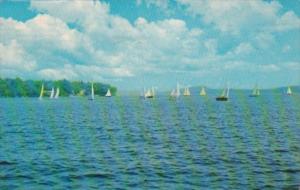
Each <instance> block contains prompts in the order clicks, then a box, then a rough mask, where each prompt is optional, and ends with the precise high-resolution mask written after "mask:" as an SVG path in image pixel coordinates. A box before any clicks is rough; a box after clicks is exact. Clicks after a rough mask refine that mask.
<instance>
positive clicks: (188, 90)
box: [183, 87, 191, 96]
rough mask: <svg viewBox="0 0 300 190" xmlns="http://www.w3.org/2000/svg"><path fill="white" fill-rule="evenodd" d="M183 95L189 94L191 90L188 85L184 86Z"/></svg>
mask: <svg viewBox="0 0 300 190" xmlns="http://www.w3.org/2000/svg"><path fill="white" fill-rule="evenodd" d="M183 95H184V96H190V95H191V92H190V88H189V87H186V88H184V92H183Z"/></svg>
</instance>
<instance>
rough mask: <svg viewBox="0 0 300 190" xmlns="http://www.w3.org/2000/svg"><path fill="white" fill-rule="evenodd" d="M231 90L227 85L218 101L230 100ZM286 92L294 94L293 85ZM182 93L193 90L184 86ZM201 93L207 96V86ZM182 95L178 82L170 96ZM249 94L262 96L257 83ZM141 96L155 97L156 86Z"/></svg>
mask: <svg viewBox="0 0 300 190" xmlns="http://www.w3.org/2000/svg"><path fill="white" fill-rule="evenodd" d="M229 91H230V89H229V87H228V85H227V87H226V88H224V89H223V91H222V93H221V94H220V95H219V96H217V97H216V101H228V100H229ZM286 94H287V95H292V89H291V87H288V88H287V91H286ZM182 95H183V96H191V92H190V89H189V87H184V88H183V94H182ZM199 95H200V96H206V95H207V93H206V90H205V87H201V90H200V93H199ZM180 96H181V88H180V85H179V84H178V83H177V85H176V88H175V89H172V90H171V93H170V97H171V98H178V97H180ZM249 96H250V97H259V96H260V89H259V88H258V85H257V84H256V85H255V87H254V89H253V91H252V93H251V94H250V95H249ZM141 97H142V98H145V99H146V98H154V97H155V91H154V88H153V87H152V88H150V89H148V90H145V88H144V91H143V93H142V95H141Z"/></svg>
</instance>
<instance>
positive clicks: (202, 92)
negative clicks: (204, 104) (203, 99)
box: [200, 87, 206, 96]
mask: <svg viewBox="0 0 300 190" xmlns="http://www.w3.org/2000/svg"><path fill="white" fill-rule="evenodd" d="M200 96H206V91H205V88H204V87H202V88H201V91H200Z"/></svg>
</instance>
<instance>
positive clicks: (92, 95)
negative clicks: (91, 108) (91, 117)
mask: <svg viewBox="0 0 300 190" xmlns="http://www.w3.org/2000/svg"><path fill="white" fill-rule="evenodd" d="M94 99H95V95H94V83H92V84H91V96H90V98H89V100H94Z"/></svg>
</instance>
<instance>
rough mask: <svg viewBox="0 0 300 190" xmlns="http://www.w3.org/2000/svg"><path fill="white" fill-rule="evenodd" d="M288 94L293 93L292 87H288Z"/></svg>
mask: <svg viewBox="0 0 300 190" xmlns="http://www.w3.org/2000/svg"><path fill="white" fill-rule="evenodd" d="M286 94H287V95H292V89H291V87H288V88H287V91H286Z"/></svg>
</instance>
